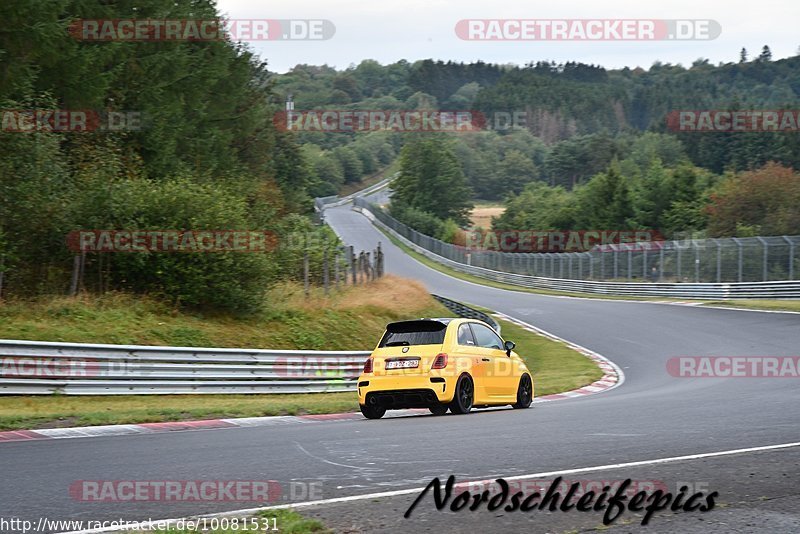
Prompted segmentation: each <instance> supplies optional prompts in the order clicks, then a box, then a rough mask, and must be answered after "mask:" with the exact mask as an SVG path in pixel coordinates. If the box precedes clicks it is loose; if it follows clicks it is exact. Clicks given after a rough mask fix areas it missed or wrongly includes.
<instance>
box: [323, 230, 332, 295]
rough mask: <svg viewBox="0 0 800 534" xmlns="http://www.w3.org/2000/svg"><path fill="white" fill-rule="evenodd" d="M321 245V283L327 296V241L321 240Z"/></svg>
mask: <svg viewBox="0 0 800 534" xmlns="http://www.w3.org/2000/svg"><path fill="white" fill-rule="evenodd" d="M322 246H323V247H324V248H323V249H322V285H323V287H324V288H325V296H328V293H329V291H330V289H329V287H328V285H329V282H330V280H329V279H328V247H327V243H326V242H323V244H322Z"/></svg>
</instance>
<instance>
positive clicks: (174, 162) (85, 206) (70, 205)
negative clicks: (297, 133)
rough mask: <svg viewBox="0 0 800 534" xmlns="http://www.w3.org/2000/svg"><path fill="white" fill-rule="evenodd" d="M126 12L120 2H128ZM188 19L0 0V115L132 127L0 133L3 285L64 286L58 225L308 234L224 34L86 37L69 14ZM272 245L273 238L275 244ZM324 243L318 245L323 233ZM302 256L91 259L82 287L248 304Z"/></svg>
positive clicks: (78, 4)
mask: <svg viewBox="0 0 800 534" xmlns="http://www.w3.org/2000/svg"><path fill="white" fill-rule="evenodd" d="M134 5H135V6H136V7H133V6H134ZM165 16H169V17H171V18H175V19H180V18H186V19H200V18H213V17H216V16H217V12H216V8H215V7H214V2H212V1H210V0H209V1H196V0H193V1H178V2H176V1H174V0H148V1H147V2H140V1H137V2H126V1H123V2H113V3H94V2H83V1H80V0H74V1H72V0H70V1H61V2H30V1H27V0H8V1H5V2H2V5H0V17H2V18H3V21H4V26H5V27H6V28H14V29H15V31H4V32H0V108H2V109H3V110H4V117H6V116H13V115H10V113H13V112H14V111H15V110H33V109H36V110H98V111H100V112H114V111H119V112H131V111H135V112H136V113H138V114H140V116H141V123H142V124H141V127H139V128H133V129H126V128H120V129H119V130H113V131H108V130H106V131H101V130H96V131H47V129H46V128H41V129H37V130H35V131H31V132H26V133H20V132H14V131H8V130H7V128H6V127H5V125H4V128H3V131H2V132H0V191H1V193H0V266H2V267H0V269H1V270H2V273H3V275H2V277H1V278H0V282H2V286H3V287H2V291H3V293H5V294H11V295H25V294H37V293H38V294H40V293H56V294H59V293H61V294H63V293H64V292H65V291H66V288H68V287H69V284H70V275H71V271H72V269H73V261H72V260H73V257H72V253H71V252H70V251H69V250H68V248H67V246H66V244H65V237H66V236H67V234H68V233H69V232H72V231H75V230H82V229H150V230H173V229H197V230H217V229H237V230H263V231H270V232H274V233H275V234H277V235H279V236H281V237H282V238H285V237H286V236H288V234H290V233H292V232H318V231H319V230H315V229H314V226H313V225H312V224H311V221H310V219H309V218H308V217H307V216H305V215H303V214H304V213H308V212H309V211H310V209H311V200H310V199H311V197H310V196H309V194H308V190H307V188H308V185H309V180H311V175H310V173H309V172H307V170H306V164H305V159H304V158H303V157H302V154H301V147H300V145H299V144H298V143H297V141H296V140H295V139H294V136H293V135H292V134H289V133H286V132H280V131H277V130H276V128H275V127H274V126H273V122H272V117H273V114H274V112H275V110H276V109H280V107H281V106H282V103H281V102H277V103H276V98H275V96H274V94H273V92H272V83H271V82H270V81H269V75H268V71H267V69H266V64H265V63H264V62H263V61H262V60H260V59H259V58H258V57H255V56H254V55H253V54H252V53H251V52H250V51H248V50H247V49H246V48H245V47H244V46H242V45H239V44H236V43H232V42H229V41H224V40H222V41H205V42H200V41H197V42H191V41H158V42H98V43H86V42H81V41H78V40H76V39H74V38H73V37H72V36H70V34H69V33H68V25H69V24H70V21H71V20H73V19H75V18H81V17H83V18H105V19H118V18H125V17H129V18H131V17H138V18H150V17H151V18H159V17H161V18H164V17H165ZM282 241H286V239H282ZM331 243H333V240H331ZM301 261H302V251H299V258H298V251H297V250H293V249H290V248H287V247H278V248H276V249H275V250H272V251H271V252H269V253H266V254H242V253H214V254H147V253H129V254H93V253H88V254H86V257H85V259H84V265H83V268H82V271H83V275H82V281H83V284H84V287H85V288H86V289H88V290H108V289H110V290H114V289H116V290H128V291H136V292H148V293H151V294H155V295H163V296H164V297H166V298H168V299H169V300H170V301H172V302H174V303H177V304H181V305H189V306H208V307H211V308H216V309H231V310H248V309H252V308H254V307H258V306H259V305H260V304H261V302H262V295H263V290H264V289H265V288H266V287H267V286H268V285H269V284H270V283H271V282H273V281H275V280H277V279H280V278H284V277H289V276H295V275H296V274H297V265H298V262H301Z"/></svg>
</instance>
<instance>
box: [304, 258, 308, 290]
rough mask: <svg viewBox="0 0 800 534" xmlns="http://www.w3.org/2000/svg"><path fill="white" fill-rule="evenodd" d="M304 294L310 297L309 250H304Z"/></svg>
mask: <svg viewBox="0 0 800 534" xmlns="http://www.w3.org/2000/svg"><path fill="white" fill-rule="evenodd" d="M303 292H304V293H305V295H306V297H307V296H308V249H304V250H303Z"/></svg>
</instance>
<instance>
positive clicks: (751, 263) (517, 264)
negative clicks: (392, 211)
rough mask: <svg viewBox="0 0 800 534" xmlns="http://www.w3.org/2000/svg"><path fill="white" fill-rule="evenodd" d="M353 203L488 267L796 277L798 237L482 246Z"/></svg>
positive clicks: (545, 273) (429, 246) (661, 277)
mask: <svg viewBox="0 0 800 534" xmlns="http://www.w3.org/2000/svg"><path fill="white" fill-rule="evenodd" d="M353 202H354V204H355V205H356V206H359V207H362V208H366V209H369V210H370V212H372V213H373V214H374V216H375V217H376V218H377V219H378V220H379V221H381V222H382V223H383V224H385V225H386V226H388V227H389V228H391V229H392V230H394V231H395V232H397V233H398V234H400V235H402V236H403V237H405V238H406V239H408V240H409V241H411V242H412V243H414V244H416V245H418V246H419V247H421V248H423V249H425V250H428V251H430V252H432V253H434V254H437V255H439V256H442V257H444V258H447V259H449V260H451V261H454V262H457V263H461V264H464V265H469V266H473V267H481V268H484V269H491V270H493V271H502V272H507V273H514V274H524V275H530V276H541V277H547V278H562V279H569V280H596V281H638V282H670V283H727V282H768V281H784V280H798V279H800V236H773V237H745V238H736V237H734V238H724V239H686V240H677V241H654V242H646V243H641V242H640V243H622V244H612V245H601V246H597V247H594V248H593V249H592V250H590V251H588V252H562V253H520V252H496V251H482V250H474V249H473V250H471V249H468V248H466V247H464V246H459V245H453V244H450V243H445V242H443V241H440V240H438V239H435V238H433V237H430V236H427V235H424V234H421V233H419V232H417V231H416V230H413V229H412V228H409V227H408V226H406V225H405V224H403V223H401V222H399V221H398V220H396V219H395V218H393V217H392V216H390V215H389V214H388V213H386V212H385V211H384V210H383V209H381V208H380V207H378V206H376V205H374V204H372V203H370V202H368V201H367V200H365V199H363V198H355V199H354V200H353Z"/></svg>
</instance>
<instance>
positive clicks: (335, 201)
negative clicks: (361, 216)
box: [314, 172, 400, 211]
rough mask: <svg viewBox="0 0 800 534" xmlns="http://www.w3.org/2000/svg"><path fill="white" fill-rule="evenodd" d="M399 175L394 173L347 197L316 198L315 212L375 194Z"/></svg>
mask: <svg viewBox="0 0 800 534" xmlns="http://www.w3.org/2000/svg"><path fill="white" fill-rule="evenodd" d="M399 175H400V173H399V172H396V173H394V174H393V175H391V176H390V177H388V178H384V179H383V180H381V181H380V182H378V183H375V184H372V185H371V186H369V187H366V188H364V189H361V190H360V191H356V192H355V193H350V194H349V195H347V196H344V197H339V196H337V195H332V196H329V197H317V198H315V199H314V209H315V210H316V211H323V210H325V208H333V207H336V206H342V205H344V204H347V203H348V202H350V201H352V200H354V199H356V198H358V197H362V196H367V195H371V194H372V193H375V192H376V191H379V190H381V189H383V188H384V187H387V186H388V185H389V183H390V182H391V181H392V180H394V179H395V178H397V177H398V176H399Z"/></svg>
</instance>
